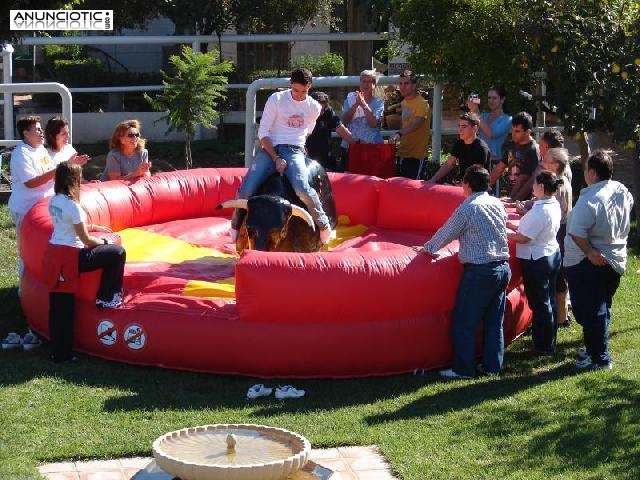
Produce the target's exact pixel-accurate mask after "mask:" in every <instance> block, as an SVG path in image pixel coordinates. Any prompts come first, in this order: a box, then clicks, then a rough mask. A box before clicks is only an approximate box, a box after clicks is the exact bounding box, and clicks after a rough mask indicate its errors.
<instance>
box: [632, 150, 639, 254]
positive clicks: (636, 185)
mask: <svg viewBox="0 0 640 480" xmlns="http://www.w3.org/2000/svg"><path fill="white" fill-rule="evenodd" d="M632 182H633V184H632V185H631V186H632V190H633V199H634V202H633V205H634V210H635V212H636V215H635V217H636V234H635V240H636V242H638V241H640V205H638V201H640V142H636V152H635V158H634V160H633V177H632Z"/></svg>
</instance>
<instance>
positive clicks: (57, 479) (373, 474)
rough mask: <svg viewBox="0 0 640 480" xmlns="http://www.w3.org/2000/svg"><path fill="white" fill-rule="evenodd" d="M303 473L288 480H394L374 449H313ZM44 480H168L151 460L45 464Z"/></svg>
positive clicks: (141, 458)
mask: <svg viewBox="0 0 640 480" xmlns="http://www.w3.org/2000/svg"><path fill="white" fill-rule="evenodd" d="M310 458H311V460H310V461H309V463H308V464H307V466H306V467H305V468H304V470H302V471H300V472H298V473H297V474H295V475H292V476H291V477H289V478H290V480H394V479H395V477H394V476H392V475H391V471H390V469H389V464H388V463H387V462H386V461H385V459H384V458H383V457H382V455H380V452H379V451H378V448H377V447H376V446H373V445H371V446H366V447H338V448H327V449H314V450H312V451H311V457H310ZM39 470H40V473H41V474H42V475H43V476H44V477H45V478H46V479H47V480H172V479H173V477H172V476H171V475H169V474H168V473H166V472H164V471H162V470H160V469H159V468H158V466H157V465H156V463H155V461H154V460H153V458H150V457H138V458H123V459H120V460H93V461H88V462H61V463H48V464H45V465H41V466H40V467H39Z"/></svg>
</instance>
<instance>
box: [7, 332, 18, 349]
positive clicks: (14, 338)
mask: <svg viewBox="0 0 640 480" xmlns="http://www.w3.org/2000/svg"><path fill="white" fill-rule="evenodd" d="M20 347H22V337H21V336H20V335H18V334H17V333H16V332H11V333H9V334H8V335H7V336H6V337H5V338H4V340H2V349H3V350H10V349H12V348H20Z"/></svg>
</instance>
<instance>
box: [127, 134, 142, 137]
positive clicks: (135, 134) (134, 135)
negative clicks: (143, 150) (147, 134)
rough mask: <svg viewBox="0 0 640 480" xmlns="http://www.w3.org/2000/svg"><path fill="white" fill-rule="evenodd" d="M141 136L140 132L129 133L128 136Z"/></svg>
mask: <svg viewBox="0 0 640 480" xmlns="http://www.w3.org/2000/svg"><path fill="white" fill-rule="evenodd" d="M139 136H140V134H139V133H127V137H129V138H134V137H135V138H138V137H139Z"/></svg>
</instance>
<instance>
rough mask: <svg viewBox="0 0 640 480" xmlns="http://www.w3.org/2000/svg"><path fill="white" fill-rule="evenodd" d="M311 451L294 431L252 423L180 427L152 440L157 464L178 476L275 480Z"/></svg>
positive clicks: (302, 462) (296, 467)
mask: <svg viewBox="0 0 640 480" xmlns="http://www.w3.org/2000/svg"><path fill="white" fill-rule="evenodd" d="M310 452H311V444H310V443H309V441H308V440H307V439H306V438H304V437H303V436H301V435H298V434H297V433H294V432H290V431H288V430H285V429H283V428H274V427H267V426H264V425H251V424H235V425H234V424H218V425H204V426H200V427H190V428H184V429H182V430H176V431H174V432H169V433H166V434H164V435H162V436H160V437H158V438H157V439H156V440H155V441H154V442H153V456H154V458H155V460H156V464H157V465H158V466H159V467H160V468H161V469H162V470H164V471H165V472H167V473H170V474H171V475H174V476H176V477H178V478H180V479H182V480H222V479H224V480H280V479H284V478H287V477H288V476H289V475H292V474H294V473H295V472H297V471H298V470H300V469H301V468H303V467H304V466H305V465H306V463H307V460H308V458H309V453H310Z"/></svg>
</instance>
